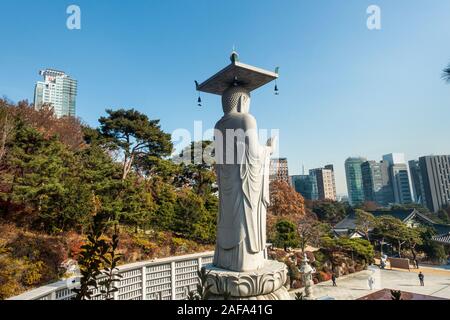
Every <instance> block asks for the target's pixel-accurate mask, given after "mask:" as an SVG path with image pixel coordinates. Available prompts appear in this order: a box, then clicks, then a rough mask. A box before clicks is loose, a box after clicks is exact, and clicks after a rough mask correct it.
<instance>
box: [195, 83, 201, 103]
mask: <svg viewBox="0 0 450 320" xmlns="http://www.w3.org/2000/svg"><path fill="white" fill-rule="evenodd" d="M198 86H199V84H198V82H197V81H195V87H196V89H197V92H198V100H197V105H198V106H199V107H201V106H202V97H201V96H200V91H199V90H198Z"/></svg>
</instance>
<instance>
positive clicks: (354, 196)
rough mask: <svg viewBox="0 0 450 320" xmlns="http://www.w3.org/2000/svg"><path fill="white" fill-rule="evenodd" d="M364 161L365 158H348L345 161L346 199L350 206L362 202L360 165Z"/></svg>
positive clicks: (362, 187)
mask: <svg viewBox="0 0 450 320" xmlns="http://www.w3.org/2000/svg"><path fill="white" fill-rule="evenodd" d="M366 161H367V159H366V158H348V159H347V160H346V161H345V176H346V178H347V190H348V199H349V202H350V204H351V205H357V204H360V203H363V202H364V184H363V178H362V171H361V165H362V164H363V163H364V162H366Z"/></svg>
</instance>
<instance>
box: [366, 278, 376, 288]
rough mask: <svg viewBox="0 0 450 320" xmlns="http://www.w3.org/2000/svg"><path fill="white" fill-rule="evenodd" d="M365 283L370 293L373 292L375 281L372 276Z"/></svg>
mask: <svg viewBox="0 0 450 320" xmlns="http://www.w3.org/2000/svg"><path fill="white" fill-rule="evenodd" d="M367 283H368V284H369V289H370V291H372V290H373V285H374V284H375V279H374V278H373V276H370V277H369V279H368V280H367Z"/></svg>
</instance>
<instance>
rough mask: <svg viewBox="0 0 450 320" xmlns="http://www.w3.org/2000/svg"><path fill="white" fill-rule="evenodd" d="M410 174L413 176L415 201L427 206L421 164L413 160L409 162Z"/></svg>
mask: <svg viewBox="0 0 450 320" xmlns="http://www.w3.org/2000/svg"><path fill="white" fill-rule="evenodd" d="M408 165H409V172H410V176H411V184H412V187H413V188H412V189H413V195H414V200H415V201H416V203H418V204H421V205H423V206H427V203H426V199H425V189H424V184H423V179H422V173H421V170H420V162H419V161H418V160H411V161H409V162H408Z"/></svg>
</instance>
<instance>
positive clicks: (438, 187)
mask: <svg viewBox="0 0 450 320" xmlns="http://www.w3.org/2000/svg"><path fill="white" fill-rule="evenodd" d="M419 166H420V172H421V176H422V181H423V186H424V195H425V202H426V204H427V207H428V208H429V209H430V211H432V212H437V211H439V210H440V209H442V208H445V207H446V206H448V205H450V155H446V156H426V157H421V158H419Z"/></svg>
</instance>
